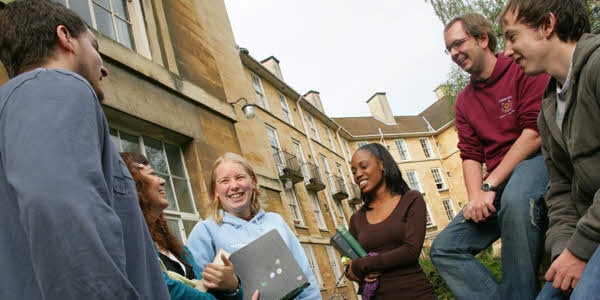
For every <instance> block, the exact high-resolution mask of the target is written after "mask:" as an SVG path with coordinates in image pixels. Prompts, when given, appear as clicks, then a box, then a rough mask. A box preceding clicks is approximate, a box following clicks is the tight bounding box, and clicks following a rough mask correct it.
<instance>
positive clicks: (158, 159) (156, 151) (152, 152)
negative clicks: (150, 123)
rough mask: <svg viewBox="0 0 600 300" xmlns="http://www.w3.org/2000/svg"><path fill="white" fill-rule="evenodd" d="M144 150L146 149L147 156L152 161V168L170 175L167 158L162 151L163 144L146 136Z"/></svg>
mask: <svg viewBox="0 0 600 300" xmlns="http://www.w3.org/2000/svg"><path fill="white" fill-rule="evenodd" d="M144 148H145V149H146V156H147V157H148V160H150V165H151V166H152V168H153V169H154V170H155V171H158V172H161V173H165V174H169V171H168V169H167V162H166V158H165V155H164V154H163V151H162V143H161V142H160V141H159V140H155V139H153V138H150V137H147V136H145V137H144Z"/></svg>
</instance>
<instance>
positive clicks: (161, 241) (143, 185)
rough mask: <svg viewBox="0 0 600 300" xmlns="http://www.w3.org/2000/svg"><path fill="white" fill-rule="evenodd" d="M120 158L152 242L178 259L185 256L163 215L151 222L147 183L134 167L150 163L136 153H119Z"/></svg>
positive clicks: (181, 246)
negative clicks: (133, 182)
mask: <svg viewBox="0 0 600 300" xmlns="http://www.w3.org/2000/svg"><path fill="white" fill-rule="evenodd" d="M121 157H122V158H123V161H125V164H126V165H127V168H128V169H129V173H131V176H132V177H133V180H134V181H135V187H136V189H137V194H138V201H139V203H140V208H141V209H142V213H143V214H144V219H146V224H148V229H149V230H150V235H151V236H152V240H154V242H155V243H157V244H158V245H160V246H161V247H163V248H165V249H167V250H169V251H171V252H173V253H175V254H176V255H178V256H180V257H181V256H185V255H186V253H185V250H184V249H183V245H182V244H181V242H180V241H179V240H178V239H177V238H176V237H175V236H174V235H173V234H172V233H171V230H169V226H168V225H167V220H166V219H165V217H164V215H163V214H162V213H161V214H160V216H159V217H158V219H156V220H154V221H152V219H153V218H152V217H151V216H150V204H149V203H148V201H147V199H146V196H145V195H146V190H147V186H148V182H147V181H146V179H145V178H144V175H142V173H140V168H138V167H136V166H135V163H138V164H142V165H145V166H148V165H150V162H149V161H148V159H147V158H146V157H145V156H143V155H141V154H137V153H130V152H121Z"/></svg>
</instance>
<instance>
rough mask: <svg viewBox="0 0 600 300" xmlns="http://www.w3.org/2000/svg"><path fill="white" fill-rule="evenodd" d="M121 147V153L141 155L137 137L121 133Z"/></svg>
mask: <svg viewBox="0 0 600 300" xmlns="http://www.w3.org/2000/svg"><path fill="white" fill-rule="evenodd" d="M120 134H121V146H123V152H132V153H142V151H141V150H140V144H139V139H138V136H136V135H132V134H129V133H126V132H123V131H121V132H120Z"/></svg>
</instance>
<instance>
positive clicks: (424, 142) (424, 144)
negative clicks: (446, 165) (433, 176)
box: [419, 138, 435, 158]
mask: <svg viewBox="0 0 600 300" xmlns="http://www.w3.org/2000/svg"><path fill="white" fill-rule="evenodd" d="M419 142H421V148H422V149H423V154H425V158H434V157H435V155H434V154H433V149H432V148H431V144H430V143H429V139H428V138H420V139H419Z"/></svg>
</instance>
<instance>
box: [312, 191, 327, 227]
mask: <svg viewBox="0 0 600 300" xmlns="http://www.w3.org/2000/svg"><path fill="white" fill-rule="evenodd" d="M308 197H309V198H310V202H311V204H312V208H313V213H314V214H315V219H317V227H319V229H321V230H328V229H327V223H325V216H324V215H323V211H322V210H321V202H319V196H318V195H317V193H316V192H312V191H308Z"/></svg>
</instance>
